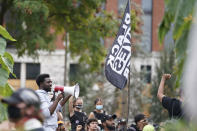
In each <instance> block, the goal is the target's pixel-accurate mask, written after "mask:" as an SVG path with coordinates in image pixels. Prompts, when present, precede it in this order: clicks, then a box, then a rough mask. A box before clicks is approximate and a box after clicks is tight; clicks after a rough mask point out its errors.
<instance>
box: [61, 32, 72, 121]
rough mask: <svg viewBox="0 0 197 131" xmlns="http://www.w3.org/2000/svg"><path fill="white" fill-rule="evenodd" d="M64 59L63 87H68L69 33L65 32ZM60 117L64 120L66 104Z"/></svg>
mask: <svg viewBox="0 0 197 131" xmlns="http://www.w3.org/2000/svg"><path fill="white" fill-rule="evenodd" d="M64 43H65V49H64V50H65V59H64V86H69V70H70V62H69V52H68V51H69V45H70V40H69V33H68V32H66V36H65V42H64ZM62 115H63V117H64V118H65V117H66V104H65V105H64V106H63V109H62Z"/></svg>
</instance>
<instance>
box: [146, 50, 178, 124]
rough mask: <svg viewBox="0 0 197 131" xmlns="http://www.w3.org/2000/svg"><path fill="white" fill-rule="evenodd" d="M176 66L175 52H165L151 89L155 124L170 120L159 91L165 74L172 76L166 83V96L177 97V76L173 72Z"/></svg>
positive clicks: (151, 112) (151, 111)
mask: <svg viewBox="0 0 197 131" xmlns="http://www.w3.org/2000/svg"><path fill="white" fill-rule="evenodd" d="M174 66H175V56H174V52H173V51H171V52H167V51H165V52H163V53H161V56H160V64H158V65H157V66H156V76H155V77H154V78H153V83H152V88H151V96H152V98H151V106H150V109H149V110H150V114H151V117H152V120H153V121H154V122H155V123H160V122H163V121H165V120H167V119H168V113H167V110H165V109H164V108H163V107H162V105H161V103H160V101H159V100H158V98H157V91H158V88H159V84H160V80H161V77H162V75H163V74H164V73H170V74H172V78H171V79H169V80H167V81H166V84H165V85H166V86H165V94H166V96H170V97H176V96H177V95H176V94H177V93H176V89H175V80H176V76H175V74H174V72H173V70H174V68H173V67H174Z"/></svg>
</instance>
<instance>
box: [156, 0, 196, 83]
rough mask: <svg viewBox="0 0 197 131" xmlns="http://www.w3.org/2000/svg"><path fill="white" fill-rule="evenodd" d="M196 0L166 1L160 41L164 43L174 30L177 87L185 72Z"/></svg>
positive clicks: (160, 29)
mask: <svg viewBox="0 0 197 131" xmlns="http://www.w3.org/2000/svg"><path fill="white" fill-rule="evenodd" d="M195 2H196V0H190V1H185V0H165V14H164V18H163V21H162V22H161V25H160V28H159V35H158V36H159V41H160V43H162V42H163V40H164V37H165V36H166V34H167V33H168V31H169V30H170V29H171V28H173V39H174V47H175V49H174V51H175V54H176V61H177V62H176V66H175V67H176V68H175V71H174V72H175V74H177V80H176V82H177V83H176V87H179V86H180V84H181V83H180V79H181V76H182V72H183V66H184V61H185V58H186V55H187V53H186V50H187V41H188V34H189V30H190V26H191V23H192V21H193V12H194V9H195Z"/></svg>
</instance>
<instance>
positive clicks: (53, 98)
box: [51, 91, 55, 101]
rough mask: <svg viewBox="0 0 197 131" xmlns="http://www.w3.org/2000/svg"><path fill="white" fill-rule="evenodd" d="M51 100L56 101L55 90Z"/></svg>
mask: <svg viewBox="0 0 197 131" xmlns="http://www.w3.org/2000/svg"><path fill="white" fill-rule="evenodd" d="M51 101H55V91H53V97H52V98H51Z"/></svg>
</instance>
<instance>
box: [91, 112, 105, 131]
mask: <svg viewBox="0 0 197 131" xmlns="http://www.w3.org/2000/svg"><path fill="white" fill-rule="evenodd" d="M93 113H94V116H95V118H96V119H97V120H98V121H99V126H100V128H101V129H103V125H102V124H100V122H101V123H103V121H104V118H105V111H103V112H102V113H97V112H96V111H93Z"/></svg>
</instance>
